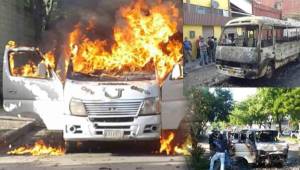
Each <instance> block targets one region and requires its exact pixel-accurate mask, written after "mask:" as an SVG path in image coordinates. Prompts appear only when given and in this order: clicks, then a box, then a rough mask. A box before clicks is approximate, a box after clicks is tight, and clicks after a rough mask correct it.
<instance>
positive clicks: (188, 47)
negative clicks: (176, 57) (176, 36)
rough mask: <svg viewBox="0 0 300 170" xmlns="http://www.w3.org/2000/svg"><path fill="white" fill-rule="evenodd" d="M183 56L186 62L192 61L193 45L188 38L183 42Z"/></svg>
mask: <svg viewBox="0 0 300 170" xmlns="http://www.w3.org/2000/svg"><path fill="white" fill-rule="evenodd" d="M183 55H184V59H185V61H186V62H191V61H192V43H191V41H189V40H188V38H187V37H185V38H184V41H183Z"/></svg>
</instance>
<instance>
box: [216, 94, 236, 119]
mask: <svg viewBox="0 0 300 170" xmlns="http://www.w3.org/2000/svg"><path fill="white" fill-rule="evenodd" d="M213 109H214V110H213V112H212V114H211V121H214V120H216V121H226V122H227V121H228V118H229V114H230V112H231V111H232V109H233V98H232V94H231V92H230V91H229V90H226V89H222V88H217V89H215V92H214V106H213Z"/></svg>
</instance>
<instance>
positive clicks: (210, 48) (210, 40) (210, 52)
mask: <svg viewBox="0 0 300 170" xmlns="http://www.w3.org/2000/svg"><path fill="white" fill-rule="evenodd" d="M207 44H208V49H207V52H208V56H209V62H213V51H214V48H215V42H214V39H213V38H212V37H208V42H207Z"/></svg>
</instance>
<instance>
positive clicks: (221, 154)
mask: <svg viewBox="0 0 300 170" xmlns="http://www.w3.org/2000/svg"><path fill="white" fill-rule="evenodd" d="M213 144H214V145H215V150H216V153H215V154H214V156H213V157H212V158H211V160H210V166H209V170H213V169H214V164H215V161H217V160H220V162H221V170H225V152H226V149H227V147H226V146H227V145H226V140H225V139H224V136H223V135H222V134H219V136H218V138H217V140H215V141H214V142H213Z"/></svg>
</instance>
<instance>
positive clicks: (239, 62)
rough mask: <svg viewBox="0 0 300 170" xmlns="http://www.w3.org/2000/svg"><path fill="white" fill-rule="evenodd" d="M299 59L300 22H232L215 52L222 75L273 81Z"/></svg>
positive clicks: (253, 18)
mask: <svg viewBox="0 0 300 170" xmlns="http://www.w3.org/2000/svg"><path fill="white" fill-rule="evenodd" d="M299 56H300V23H295V22H288V21H283V20H278V19H273V18H268V17H258V16H251V17H241V18H236V19H233V20H231V21H229V22H228V23H227V24H226V26H225V28H224V30H223V33H222V35H221V38H220V41H219V45H218V47H217V51H216V66H217V69H218V71H219V72H220V73H221V74H225V75H228V76H231V77H238V78H244V79H258V78H261V77H265V78H268V79H270V78H271V77H272V76H273V74H274V71H275V70H276V69H278V68H279V67H281V66H284V65H286V64H288V63H290V62H292V61H295V60H299Z"/></svg>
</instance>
